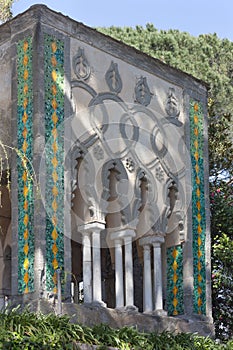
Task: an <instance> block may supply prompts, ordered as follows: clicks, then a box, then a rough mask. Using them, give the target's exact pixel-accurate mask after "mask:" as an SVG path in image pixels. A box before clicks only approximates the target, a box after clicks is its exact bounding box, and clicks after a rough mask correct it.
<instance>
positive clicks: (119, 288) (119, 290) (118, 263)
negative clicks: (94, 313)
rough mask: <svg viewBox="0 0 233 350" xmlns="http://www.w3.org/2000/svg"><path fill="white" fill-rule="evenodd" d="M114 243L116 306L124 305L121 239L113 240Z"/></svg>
mask: <svg viewBox="0 0 233 350" xmlns="http://www.w3.org/2000/svg"><path fill="white" fill-rule="evenodd" d="M114 244H115V275H116V277H115V279H116V280H115V290H116V308H121V307H123V306H124V283H123V260H122V241H121V240H120V239H115V240H114Z"/></svg>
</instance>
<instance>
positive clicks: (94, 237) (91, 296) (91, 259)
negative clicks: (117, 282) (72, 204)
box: [79, 221, 105, 305]
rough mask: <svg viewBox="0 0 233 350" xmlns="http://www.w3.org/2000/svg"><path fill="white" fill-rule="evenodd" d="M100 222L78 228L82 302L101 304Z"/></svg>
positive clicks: (101, 226) (102, 228) (102, 224)
mask: <svg viewBox="0 0 233 350" xmlns="http://www.w3.org/2000/svg"><path fill="white" fill-rule="evenodd" d="M104 228H105V224H104V223H102V222H96V221H95V222H89V223H87V224H85V225H82V226H79V231H80V232H81V233H82V235H83V290H84V302H85V303H91V302H93V301H94V302H99V303H101V304H103V305H104V303H103V302H102V283H101V255H100V248H101V244H100V234H101V231H102V230H104Z"/></svg>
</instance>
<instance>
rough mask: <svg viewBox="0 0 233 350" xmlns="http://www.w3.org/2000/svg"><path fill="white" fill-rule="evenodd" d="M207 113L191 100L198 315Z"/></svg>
mask: <svg viewBox="0 0 233 350" xmlns="http://www.w3.org/2000/svg"><path fill="white" fill-rule="evenodd" d="M203 121H204V115H203V110H202V106H201V104H200V103H199V102H196V101H191V102H190V134H191V145H190V146H191V147H190V148H191V162H192V229H193V273H194V276H193V277H194V300H193V308H194V312H195V313H197V314H202V315H205V314H206V269H205V233H206V218H205V192H204V189H205V185H204V159H203V141H204V132H203Z"/></svg>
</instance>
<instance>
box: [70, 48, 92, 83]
mask: <svg viewBox="0 0 233 350" xmlns="http://www.w3.org/2000/svg"><path fill="white" fill-rule="evenodd" d="M73 69H74V72H75V74H76V76H77V78H78V80H87V79H88V78H89V77H90V75H91V67H90V65H89V62H88V60H87V58H86V56H85V54H84V49H82V48H81V47H79V48H78V52H77V54H76V55H75V56H74V57H73Z"/></svg>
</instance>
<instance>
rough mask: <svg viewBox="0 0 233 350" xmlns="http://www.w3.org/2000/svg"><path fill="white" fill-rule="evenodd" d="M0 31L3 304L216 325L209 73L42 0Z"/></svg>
mask: <svg viewBox="0 0 233 350" xmlns="http://www.w3.org/2000/svg"><path fill="white" fill-rule="evenodd" d="M0 33H1V34H2V35H1V39H0V60H1V67H2V66H4V67H5V68H4V69H1V68H0V77H1V83H0V88H1V92H2V94H1V96H0V111H1V113H2V116H1V120H0V123H1V128H0V130H1V142H0V151H1V164H0V167H1V168H0V180H1V183H0V185H1V187H0V190H1V192H0V193H1V205H0V207H1V208H0V225H1V236H0V237H1V245H0V252H1V256H0V259H1V266H2V268H1V270H0V298H1V303H2V305H3V304H4V302H5V300H6V298H8V299H9V300H10V302H12V303H17V302H21V303H31V302H34V303H36V302H37V301H38V300H41V299H42V300H49V301H52V300H57V298H58V300H60V296H61V297H62V300H63V301H64V303H66V304H63V305H62V308H63V311H64V312H65V310H66V311H67V310H68V309H69V310H76V312H78V311H77V309H75V308H76V307H78V306H76V305H74V304H76V303H79V302H81V303H84V304H83V305H82V308H83V307H84V308H85V306H86V308H87V315H88V314H89V311H88V310H89V309H88V308H90V307H93V313H96V314H98V315H99V314H100V315H101V313H99V308H102V310H103V312H102V315H103V319H102V318H101V316H99V317H100V320H99V321H100V322H103V321H104V318H105V319H106V313H107V312H108V310H109V315H110V313H111V312H113V310H111V312H110V309H115V310H116V312H117V314H114V315H115V316H114V318H118V319H119V320H121V321H120V323H119V324H121V325H123V324H124V321H123V320H124V318H125V315H126V314H127V315H130V314H131V313H134V315H135V318H137V319H141V322H142V324H146V318H147V317H151V319H150V322H149V323H150V327H152V326H151V324H152V323H153V322H154V321H153V320H155V319H154V318H155V317H156V322H155V323H154V324H155V328H157V329H159V330H161V329H162V328H163V327H162V326H161V325H162V324H166V322H167V324H169V327H170V328H171V329H172V327H171V325H172V324H173V325H174V327H173V328H174V330H179V329H180V330H183V329H185V330H186V331H188V330H190V331H191V330H192V331H193V330H196V331H198V332H200V333H203V334H207V333H208V334H212V333H213V324H212V316H211V288H210V238H209V237H210V232H209V226H210V225H209V203H208V152H207V137H206V135H207V124H206V103H207V91H206V87H205V85H204V84H203V83H202V82H200V81H198V80H196V79H194V78H193V77H191V76H189V75H187V74H185V73H182V72H181V71H177V70H175V69H173V68H171V67H169V66H166V65H165V64H163V63H162V62H160V61H158V60H155V59H152V58H151V57H148V56H146V55H145V54H142V53H140V52H138V51H136V50H135V49H133V48H130V47H128V46H126V45H124V44H122V43H120V42H117V41H115V40H113V39H111V38H110V37H107V36H105V35H102V34H100V33H98V32H96V31H95V30H93V29H91V28H88V27H86V26H84V25H83V24H80V23H78V22H75V21H73V20H71V19H69V18H67V17H64V16H63V15H61V14H58V13H55V12H53V11H51V10H49V9H48V8H47V7H45V6H42V5H37V6H33V7H32V8H30V9H29V10H28V11H26V12H25V13H23V14H22V15H19V16H18V17H16V18H14V19H13V20H12V21H10V22H8V23H6V24H5V25H2V26H1V27H0ZM3 52H5V53H4V54H3ZM1 53H2V54H1ZM2 96H4V99H2ZM6 115H8V118H6ZM7 119H8V120H7ZM5 135H9V137H8V138H6V137H5ZM9 174H10V175H11V179H10V175H9ZM10 182H11V190H10V191H9V183H10ZM60 286H61V288H60ZM38 305H39V304H38ZM72 305H73V306H72ZM60 306H61V305H60ZM72 307H73V309H72ZM59 310H60V309H59ZM80 310H81V309H80ZM82 310H83V309H82ZM80 312H81V311H80ZM84 314H85V312H84ZM104 315H105V316H104ZM116 315H117V316H116ZM139 315H140V316H139ZM143 317H144V318H143ZM173 318H177V319H179V320H180V321H179V322H178V321H177V320H175V319H174V322H173V323H172V320H173ZM89 321H90V320H89ZM89 321H88V318H86V319H85V317H84V322H86V323H91V322H89ZM159 322H160V323H161V324H160V326H159V327H158V324H159ZM182 322H183V323H182ZM189 322H190V324H191V323H192V326H190V327H189V326H187V324H189ZM110 323H111V322H110ZM125 324H127V322H125ZM177 324H182V325H183V326H182V325H181V326H180V327H178V328H177ZM184 324H186V326H184ZM182 327H183V328H182ZM141 328H143V327H141ZM144 328H145V329H146V326H145V327H144ZM164 329H166V326H164ZM204 329H205V330H204Z"/></svg>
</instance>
